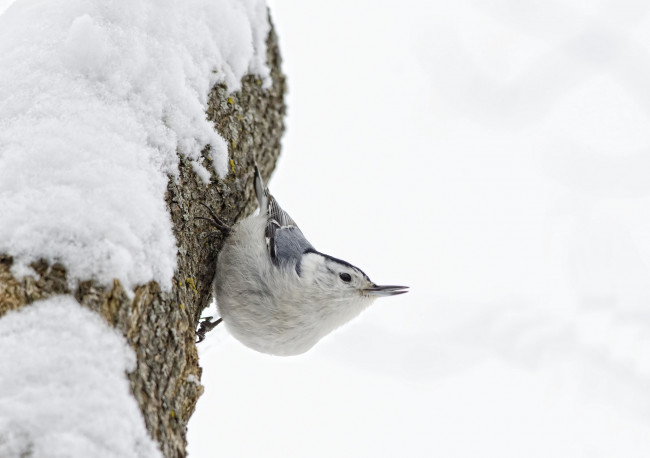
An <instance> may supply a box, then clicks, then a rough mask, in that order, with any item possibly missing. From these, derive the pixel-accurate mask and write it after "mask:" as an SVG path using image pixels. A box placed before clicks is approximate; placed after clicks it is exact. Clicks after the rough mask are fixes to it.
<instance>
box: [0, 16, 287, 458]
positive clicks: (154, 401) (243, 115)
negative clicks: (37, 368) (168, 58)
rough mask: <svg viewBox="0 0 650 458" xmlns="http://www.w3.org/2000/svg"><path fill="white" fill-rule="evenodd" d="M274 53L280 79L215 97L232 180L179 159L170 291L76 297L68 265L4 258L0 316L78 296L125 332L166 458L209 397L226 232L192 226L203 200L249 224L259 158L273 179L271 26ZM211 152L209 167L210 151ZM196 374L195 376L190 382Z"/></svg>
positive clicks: (279, 124) (276, 144)
mask: <svg viewBox="0 0 650 458" xmlns="http://www.w3.org/2000/svg"><path fill="white" fill-rule="evenodd" d="M269 21H270V18H269ZM267 46H268V50H267V59H268V65H269V67H270V68H271V77H272V80H273V83H272V86H271V87H270V88H268V89H263V88H262V83H261V81H260V80H259V79H258V78H257V77H255V76H250V75H249V76H246V77H245V78H244V79H243V80H242V89H241V91H239V92H236V93H228V92H227V90H226V87H225V86H224V85H218V86H216V87H214V88H213V89H212V92H211V94H210V102H209V109H208V113H207V116H208V118H209V119H210V120H212V121H213V122H214V125H215V128H216V130H217V131H218V132H219V134H220V135H221V136H222V137H223V138H224V139H225V140H226V141H227V142H228V144H229V150H230V151H229V153H230V158H231V162H230V167H231V170H230V173H229V174H228V176H227V177H226V178H225V179H224V180H219V179H217V178H216V176H214V175H213V177H212V180H211V182H210V184H209V185H207V186H206V185H205V184H204V183H203V182H202V181H201V179H200V178H199V177H197V176H196V174H195V173H194V172H193V171H192V168H191V165H190V163H189V162H188V161H187V160H185V159H184V158H183V157H180V179H178V180H174V179H170V181H169V184H168V188H167V194H166V201H167V205H168V207H169V211H170V213H171V217H172V221H173V224H174V232H175V236H176V240H177V246H178V268H177V271H176V273H175V277H174V286H173V289H172V291H171V292H169V293H166V292H163V291H161V289H160V287H159V285H158V284H157V283H155V282H150V283H148V284H146V285H140V286H138V287H137V288H136V290H135V297H134V298H133V299H132V300H131V299H129V298H128V296H127V295H126V293H125V291H124V289H123V287H122V285H120V283H119V282H118V281H117V280H115V281H114V284H113V286H112V288H106V287H103V286H101V285H98V284H96V283H95V282H94V281H93V280H92V278H88V279H87V280H85V281H82V282H80V283H79V286H78V287H77V288H76V289H74V290H70V289H69V287H68V282H67V279H66V266H64V265H61V264H58V263H55V264H49V263H48V262H46V261H44V260H43V261H39V262H37V263H34V264H33V265H32V267H33V268H34V270H35V271H36V272H37V273H38V274H39V276H38V278H34V277H25V278H23V279H20V280H18V279H16V278H14V277H13V276H12V274H11V271H10V267H11V265H12V262H13V260H12V258H11V257H10V256H8V255H2V254H0V317H2V316H3V315H4V314H5V313H6V312H7V311H9V310H13V309H18V308H20V307H25V306H28V305H29V304H30V303H32V302H34V301H36V300H39V299H45V298H48V297H51V296H54V295H57V294H73V295H74V296H75V297H76V299H77V300H78V301H79V303H80V304H82V305H83V306H86V307H88V308H89V309H91V310H94V311H95V312H97V313H99V314H100V315H101V316H102V317H103V318H104V319H105V320H106V321H107V322H108V323H109V324H110V325H112V326H114V327H115V328H117V329H119V330H120V331H121V332H122V333H123V334H124V336H125V337H126V339H127V341H128V343H129V344H130V345H131V347H132V348H133V349H134V350H135V353H136V355H137V368H136V370H135V371H134V372H133V373H130V374H128V376H129V379H130V381H131V388H132V391H133V395H134V397H135V398H136V399H137V401H138V403H139V405H140V408H141V409H142V413H143V416H144V419H145V422H146V425H147V429H148V430H149V433H150V434H151V436H152V437H153V438H154V439H155V440H156V441H158V442H159V444H160V449H161V450H162V452H163V455H164V456H166V457H184V456H186V445H187V440H186V431H187V423H188V421H189V419H190V416H191V415H192V413H193V412H194V408H195V406H196V402H197V400H198V399H199V396H201V393H202V392H203V387H202V386H201V385H200V383H197V382H196V381H193V380H200V378H201V368H200V367H199V364H198V355H197V348H196V344H195V339H196V335H195V329H196V327H197V324H198V322H199V319H200V316H201V312H202V310H203V309H204V308H205V307H206V306H207V305H208V304H209V303H210V300H211V294H212V292H211V283H212V279H213V278H214V274H215V261H216V255H217V253H218V252H219V250H220V248H221V244H222V242H223V238H222V237H221V236H220V235H217V237H213V236H211V232H213V228H211V227H210V224H209V223H208V222H206V221H203V220H200V219H195V217H197V216H208V215H207V212H206V209H205V208H204V207H202V206H201V205H200V204H199V203H200V202H203V203H205V204H207V205H209V206H210V207H211V208H212V209H213V210H214V211H215V212H216V214H217V215H218V216H219V217H220V218H221V219H222V220H224V221H225V222H227V223H228V224H234V223H235V222H236V221H238V220H240V219H242V218H244V217H246V216H247V215H249V214H250V213H251V212H252V211H253V210H254V209H255V208H256V205H255V203H254V191H253V157H254V156H255V157H256V158H257V163H258V165H259V167H260V171H261V172H262V175H263V176H264V177H265V178H268V176H269V175H270V173H271V171H272V170H273V168H274V167H275V163H276V161H277V158H278V155H279V154H280V138H281V137H282V134H283V132H284V124H283V119H284V114H285V111H286V108H285V104H284V93H285V77H284V75H283V74H282V71H281V69H280V64H281V59H280V52H279V49H278V42H277V37H276V35H275V31H274V29H273V27H271V31H270V33H269V36H268V38H267ZM204 153H206V154H204V156H205V158H206V161H209V159H208V156H209V155H208V154H207V151H204ZM208 168H209V167H208ZM89 277H90V273H89ZM192 375H193V376H194V377H196V378H195V379H194V377H189V376H192ZM188 377H189V380H188ZM218 414H219V412H218V411H217V412H215V415H218Z"/></svg>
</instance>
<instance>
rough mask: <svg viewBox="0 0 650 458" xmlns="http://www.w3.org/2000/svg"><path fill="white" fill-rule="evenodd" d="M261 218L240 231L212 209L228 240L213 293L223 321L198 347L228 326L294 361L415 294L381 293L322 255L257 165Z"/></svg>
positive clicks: (208, 325)
mask: <svg viewBox="0 0 650 458" xmlns="http://www.w3.org/2000/svg"><path fill="white" fill-rule="evenodd" d="M254 188H255V195H256V197H257V201H258V203H259V208H260V211H259V212H258V213H254V214H253V215H251V216H249V217H247V218H245V219H243V220H241V221H240V222H238V223H237V224H235V225H234V226H233V227H230V226H228V225H227V224H225V223H224V222H223V221H222V220H221V219H219V218H218V217H217V215H216V214H215V212H214V211H213V210H212V209H211V208H210V207H209V206H208V205H205V204H204V203H202V205H203V206H204V207H205V208H207V210H208V212H209V214H210V217H209V218H208V217H198V218H199V219H203V220H207V221H210V222H211V223H212V224H213V225H214V226H215V227H216V228H217V229H219V231H220V232H222V234H223V235H224V242H223V247H222V249H221V251H220V252H219V253H218V254H217V261H216V274H215V278H214V282H213V293H214V297H215V299H216V303H217V310H218V312H219V316H220V318H218V319H217V320H215V321H212V319H211V318H207V319H205V320H204V321H203V322H202V323H201V325H200V328H199V329H198V330H197V337H198V340H197V342H200V341H202V340H203V339H204V338H205V334H206V333H207V332H208V331H210V330H212V329H213V328H214V327H215V326H217V325H218V324H219V323H221V322H222V321H223V322H224V323H225V325H226V328H227V329H228V331H229V332H230V334H231V335H232V336H233V337H235V338H236V339H237V340H239V341H240V342H241V343H242V344H244V345H245V346H247V347H249V348H252V349H253V350H256V351H258V352H261V353H266V354H271V355H277V356H294V355H299V354H302V353H305V352H306V351H308V350H309V349H311V348H312V347H313V346H314V345H315V344H316V343H317V342H319V341H320V340H321V339H322V338H323V337H325V336H326V335H328V334H329V333H330V332H332V331H333V330H334V329H336V328H338V327H340V326H342V325H343V324H345V323H347V322H348V321H350V320H351V319H353V318H355V317H356V316H358V315H359V314H360V313H361V312H362V311H363V310H364V309H366V308H367V307H368V306H369V305H370V304H372V302H373V301H374V300H375V299H376V298H378V297H383V296H395V295H398V294H403V293H406V292H407V290H408V287H407V286H395V285H377V284H375V283H374V282H372V281H371V280H370V278H368V276H367V275H366V274H365V273H364V272H363V271H362V270H361V269H359V268H358V267H355V266H354V265H352V264H350V263H349V262H346V261H343V260H341V259H338V258H335V257H333V256H330V255H327V254H325V253H321V252H320V251H318V250H316V249H315V248H314V246H313V245H312V244H311V243H310V242H309V241H308V240H307V238H306V237H305V236H304V235H303V233H302V231H301V230H300V228H299V227H298V225H297V224H296V222H295V221H294V220H293V219H292V218H291V216H289V214H288V213H287V212H286V211H284V210H283V209H282V208H281V207H280V205H279V204H278V202H277V201H276V200H275V198H274V197H273V196H272V195H271V194H270V193H269V190H268V188H267V187H266V186H265V184H264V181H263V179H262V175H261V174H260V171H259V168H258V167H257V164H255V177H254Z"/></svg>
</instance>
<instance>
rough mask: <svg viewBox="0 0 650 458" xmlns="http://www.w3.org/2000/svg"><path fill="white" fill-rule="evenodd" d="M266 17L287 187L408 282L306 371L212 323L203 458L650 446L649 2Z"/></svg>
mask: <svg viewBox="0 0 650 458" xmlns="http://www.w3.org/2000/svg"><path fill="white" fill-rule="evenodd" d="M271 10H272V14H273V19H274V21H275V24H276V27H277V30H278V33H279V37H280V45H281V48H282V54H283V57H284V69H285V71H286V73H287V75H288V77H289V95H288V105H289V113H288V118H287V127H288V130H287V134H286V136H285V139H284V148H283V154H282V156H281V160H280V162H279V164H278V167H277V169H276V172H275V174H274V176H273V178H272V179H271V182H270V187H271V191H272V192H273V193H274V194H275V195H276V197H277V198H278V200H279V202H280V203H281V204H282V205H283V206H284V207H285V208H286V209H288V210H289V211H290V212H291V215H292V216H293V217H294V218H295V219H296V221H297V222H298V224H300V225H301V228H302V229H303V232H304V233H305V234H307V236H308V237H310V239H311V241H312V242H313V243H314V245H315V246H316V247H317V248H318V249H320V250H322V251H325V252H327V253H331V254H332V255H334V256H339V257H343V258H344V259H346V260H348V261H350V262H352V263H354V264H356V265H358V266H360V267H361V268H362V269H364V270H365V271H366V272H367V273H368V274H369V275H370V277H371V278H372V279H373V280H375V281H377V282H383V283H395V284H407V285H410V286H411V287H412V290H411V292H410V293H408V294H406V295H403V296H398V297H394V298H386V299H380V300H378V301H377V302H376V304H375V305H374V306H373V307H372V308H371V309H369V310H367V311H366V312H364V313H363V314H362V315H361V317H359V319H357V320H356V321H355V322H353V323H351V324H350V325H349V326H346V327H344V328H342V329H340V330H339V331H337V332H335V333H334V334H332V335H330V336H329V337H327V338H325V339H324V340H323V341H322V342H321V343H320V344H319V345H317V346H316V347H315V348H314V349H313V350H312V351H311V352H309V353H308V354H306V355H304V356H301V357H296V358H287V359H282V358H274V357H269V356H264V355H260V354H256V353H254V352H252V351H249V350H248V349H246V348H244V347H243V346H242V345H240V344H239V343H238V342H236V341H234V340H233V339H232V338H230V337H228V336H227V335H226V331H225V329H219V330H217V331H216V334H217V335H215V336H210V339H209V340H210V341H208V342H207V343H206V344H205V347H204V348H203V350H202V353H201V364H202V365H203V367H204V375H203V383H204V384H205V387H206V392H205V394H204V396H203V397H202V398H201V400H200V402H199V405H198V409H197V412H196V413H195V415H194V417H193V418H192V420H191V422H190V425H189V441H190V443H189V444H190V445H189V451H190V454H191V456H192V457H194V458H197V457H199V458H203V457H216V456H227V457H252V456H265V457H286V456H296V457H297V456H309V457H332V456H350V457H352V456H353V457H396V456H409V457H430V456H438V457H446V458H447V457H463V458H475V457H498V458H505V457H512V458H521V457H543V458H548V457H558V458H563V457H565V458H575V457H588V458H592V457H614V456H617V457H628V458H633V457H648V456H650V211H649V210H650V4H648V3H647V2H641V1H630V0H623V1H605V0H597V1H588V2H587V1H576V0H574V1H566V0H563V1H561V2H559V1H558V2H553V1H544V2H541V1H521V0H512V1H507V0H493V1H490V2H485V1H482V0H475V1H468V0H461V1H454V2H449V1H442V0H431V1H409V0H406V1H403V2H393V1H390V2H389V1H381V0H376V1H359V2H347V1H330V2H301V1H289V0H277V1H273V2H271Z"/></svg>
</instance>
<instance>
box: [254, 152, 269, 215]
mask: <svg viewBox="0 0 650 458" xmlns="http://www.w3.org/2000/svg"><path fill="white" fill-rule="evenodd" d="M255 195H256V196H257V201H258V202H259V204H260V213H266V212H267V211H268V208H269V190H268V189H266V186H264V180H263V179H262V175H261V174H260V169H258V168H257V164H255Z"/></svg>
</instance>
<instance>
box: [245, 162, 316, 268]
mask: <svg viewBox="0 0 650 458" xmlns="http://www.w3.org/2000/svg"><path fill="white" fill-rule="evenodd" d="M255 195H256V196H257V200H258V202H259V204H260V211H261V212H262V213H264V212H266V230H265V232H264V235H265V237H266V246H267V248H268V250H269V256H270V258H271V261H272V262H273V264H275V265H276V266H284V265H287V264H294V265H295V266H296V271H297V272H298V274H300V260H301V259H302V255H303V253H304V252H305V251H307V250H309V249H311V250H313V249H314V247H313V246H312V245H311V243H309V242H308V241H307V239H306V238H305V236H304V235H302V232H301V231H300V229H299V228H298V225H297V224H296V222H295V221H294V220H293V219H292V218H291V216H289V214H288V213H287V212H285V211H284V210H282V207H280V205H278V202H277V201H276V200H275V198H274V197H273V196H272V195H271V194H270V193H269V190H268V188H267V187H266V186H265V185H264V180H262V175H261V174H260V171H259V169H258V168H257V165H255Z"/></svg>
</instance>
